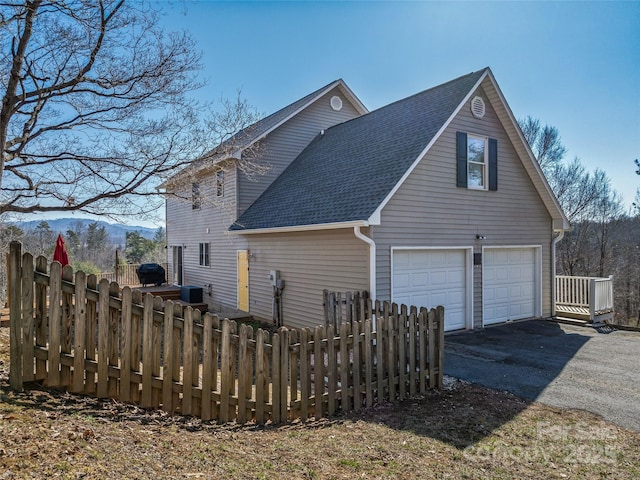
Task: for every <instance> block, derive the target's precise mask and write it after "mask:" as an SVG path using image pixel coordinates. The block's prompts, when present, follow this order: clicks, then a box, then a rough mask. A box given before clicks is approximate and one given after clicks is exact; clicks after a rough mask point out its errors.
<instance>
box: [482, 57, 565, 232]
mask: <svg viewBox="0 0 640 480" xmlns="http://www.w3.org/2000/svg"><path fill="white" fill-rule="evenodd" d="M486 73H488V75H487V76H488V78H489V80H490V81H491V84H492V86H493V88H494V89H495V91H496V94H497V95H498V98H499V99H500V102H501V103H502V107H503V108H504V110H505V112H506V113H507V116H508V117H509V120H510V121H511V123H512V125H513V127H514V128H515V130H516V133H517V135H518V140H520V144H521V145H522V146H523V147H524V149H525V151H526V153H527V156H528V157H529V161H530V163H531V166H532V167H533V168H534V169H535V171H536V173H537V174H538V177H539V178H540V180H541V181H542V184H543V186H544V188H545V190H546V193H547V194H548V195H549V198H550V199H551V201H552V202H553V205H554V206H555V208H556V210H557V212H558V213H559V214H560V216H561V218H562V223H563V226H562V228H561V229H558V230H569V229H570V228H571V226H570V224H569V220H568V219H567V217H566V215H565V214H564V211H563V210H562V207H560V203H559V202H558V199H557V198H556V196H555V194H554V193H553V190H551V187H550V186H549V182H547V178H546V177H545V176H544V173H542V168H541V167H540V164H539V163H538V161H537V160H536V157H535V155H534V154H533V152H532V151H531V148H530V147H529V144H528V143H527V141H526V140H525V138H524V134H523V133H522V129H521V128H520V125H519V124H518V122H517V120H516V118H515V117H514V116H513V112H512V111H511V107H509V104H508V103H507V100H506V99H505V98H504V95H503V94H502V90H500V87H499V86H498V82H497V81H496V79H495V77H494V76H493V73H492V72H491V69H489V68H487V72H486ZM484 78H485V76H483V79H484ZM494 108H495V107H494ZM496 113H497V112H496ZM505 131H506V129H505ZM506 133H507V136H509V133H508V132H506ZM509 137H510V136H509ZM511 141H512V143H513V139H511ZM534 186H535V182H534ZM552 217H553V215H552Z"/></svg>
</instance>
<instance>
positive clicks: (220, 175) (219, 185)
mask: <svg viewBox="0 0 640 480" xmlns="http://www.w3.org/2000/svg"><path fill="white" fill-rule="evenodd" d="M223 195H224V170H218V171H217V172H216V197H222V196H223Z"/></svg>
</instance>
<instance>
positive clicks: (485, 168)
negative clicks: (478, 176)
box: [466, 132, 489, 190]
mask: <svg viewBox="0 0 640 480" xmlns="http://www.w3.org/2000/svg"><path fill="white" fill-rule="evenodd" d="M466 134H467V188H468V189H469V190H489V137H487V136H486V135H478V134H476V133H470V132H466ZM469 137H471V138H474V139H476V140H481V141H482V142H483V143H484V149H483V156H484V159H483V161H482V163H480V162H475V161H472V160H469ZM470 164H474V165H482V185H470V183H469V165H470Z"/></svg>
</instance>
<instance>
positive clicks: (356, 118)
mask: <svg viewBox="0 0 640 480" xmlns="http://www.w3.org/2000/svg"><path fill="white" fill-rule="evenodd" d="M486 70H489V67H485V68H482V69H480V70H475V71H473V72H470V73H467V74H465V75H460V76H459V77H456V78H454V79H452V80H448V81H446V82H444V83H441V84H439V85H435V86H433V87H430V88H427V89H425V90H421V91H419V92H416V93H414V94H411V95H409V96H407V97H404V98H400V99H398V100H395V101H393V102H391V103H387V104H386V105H382V106H381V107H378V108H376V109H375V110H371V111H370V112H367V113H365V114H363V115H360V116H358V117H354V118H351V119H349V120H347V121H345V122H342V123H338V124H336V125H332V126H331V127H329V128H327V129H325V130H326V131H330V130H332V129H334V128H338V127H341V126H342V125H346V124H348V123H351V122H353V121H356V120H361V119H362V118H364V117H368V116H370V115H372V114H376V113H378V112H380V111H382V110H386V109H388V108H390V107H392V106H394V105H397V104H399V103H402V102H406V101H408V100H410V99H412V98H415V97H417V96H419V95H424V94H425V93H427V92H430V91H432V90H436V89H439V88H443V87H445V86H447V85H449V84H452V83H455V82H458V81H461V80H463V79H466V78H468V77H470V76H471V75H477V74H478V73H480V72H482V73H484V72H485V71H486Z"/></svg>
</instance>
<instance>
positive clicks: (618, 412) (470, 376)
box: [445, 320, 640, 431]
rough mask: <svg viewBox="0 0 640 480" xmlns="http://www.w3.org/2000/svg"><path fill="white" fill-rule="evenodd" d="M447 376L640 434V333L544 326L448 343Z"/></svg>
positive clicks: (517, 326)
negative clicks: (580, 413)
mask: <svg viewBox="0 0 640 480" xmlns="http://www.w3.org/2000/svg"><path fill="white" fill-rule="evenodd" d="M445 374H447V375H450V376H452V377H456V378H460V379H462V380H466V381H469V382H473V383H478V384H481V385H484V386H487V387H491V388H494V389H498V390H506V391H509V392H512V393H514V394H516V395H519V396H521V397H524V398H526V399H529V400H535V401H538V402H542V403H545V404H548V405H553V406H557V407H563V408H579V409H584V410H588V411H590V412H593V413H596V414H599V415H601V416H602V417H603V418H605V419H606V420H608V421H611V422H614V423H617V424H619V425H622V426H624V427H627V428H631V429H634V430H637V431H640V333H638V332H625V331H615V330H611V329H610V328H608V327H606V328H604V329H600V330H599V331H598V330H595V329H592V328H588V327H577V326H573V325H563V324H558V323H554V322H549V321H545V320H532V321H527V322H516V323H510V324H506V325H500V326H496V327H490V328H486V329H484V330H482V331H477V332H464V333H456V334H451V335H447V337H446V339H445Z"/></svg>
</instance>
